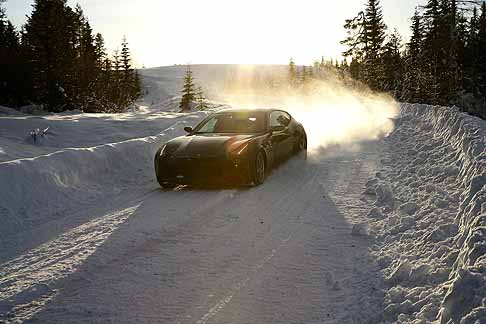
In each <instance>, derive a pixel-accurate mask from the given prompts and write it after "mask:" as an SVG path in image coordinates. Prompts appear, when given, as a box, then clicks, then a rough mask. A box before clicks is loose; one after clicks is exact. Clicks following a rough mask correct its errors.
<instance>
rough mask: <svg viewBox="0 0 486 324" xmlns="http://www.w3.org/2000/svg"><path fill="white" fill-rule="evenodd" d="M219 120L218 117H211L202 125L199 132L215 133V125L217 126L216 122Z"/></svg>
mask: <svg viewBox="0 0 486 324" xmlns="http://www.w3.org/2000/svg"><path fill="white" fill-rule="evenodd" d="M217 122H218V119H217V118H216V117H212V118H210V119H209V120H208V121H206V123H204V124H203V125H202V127H201V128H199V129H198V130H197V131H198V132H199V133H214V127H215V126H216V123H217Z"/></svg>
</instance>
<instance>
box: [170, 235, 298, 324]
mask: <svg viewBox="0 0 486 324" xmlns="http://www.w3.org/2000/svg"><path fill="white" fill-rule="evenodd" d="M299 228H300V226H299ZM291 238H292V234H291V235H290V236H289V237H288V238H286V239H285V240H283V241H282V242H281V243H280V244H279V246H278V247H277V248H276V249H273V250H272V253H271V254H269V255H268V256H267V257H265V258H264V259H263V260H262V261H261V262H260V263H258V264H257V265H256V266H255V268H254V269H253V271H252V274H251V275H249V276H247V277H246V278H245V279H244V280H243V281H240V282H239V283H238V284H237V285H236V286H235V287H234V288H233V289H232V290H230V291H229V292H228V295H227V296H225V297H223V298H222V299H220V300H219V301H218V302H217V303H216V304H215V305H214V306H213V307H211V308H210V309H209V311H208V312H207V313H206V314H204V315H203V316H202V317H201V318H200V319H199V320H197V321H196V324H206V323H207V322H208V321H209V320H210V319H211V318H213V317H214V316H216V315H217V314H218V313H219V312H220V311H221V310H223V309H224V308H225V306H226V305H227V304H229V303H230V302H231V300H232V299H233V296H234V295H235V294H236V293H238V292H239V291H240V290H241V289H242V288H243V287H245V286H246V284H247V283H248V282H249V281H250V280H251V278H252V276H253V275H255V274H257V273H258V272H259V271H260V270H261V269H262V268H263V267H264V266H265V265H266V264H267V263H268V262H269V261H270V260H272V259H273V257H274V256H275V255H276V254H277V253H278V251H279V250H280V249H281V248H282V247H283V246H285V244H286V243H287V242H288V241H290V239H291ZM181 323H182V322H179V323H178V324H181Z"/></svg>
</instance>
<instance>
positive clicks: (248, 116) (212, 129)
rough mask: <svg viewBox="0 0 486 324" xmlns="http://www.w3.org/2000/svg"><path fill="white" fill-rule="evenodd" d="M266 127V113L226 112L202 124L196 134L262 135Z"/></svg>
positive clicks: (197, 128)
mask: <svg viewBox="0 0 486 324" xmlns="http://www.w3.org/2000/svg"><path fill="white" fill-rule="evenodd" d="M265 129H266V127H265V113H264V112H258V111H256V112H226V113H218V114H215V115H213V116H211V117H209V118H208V119H206V120H205V121H203V122H202V123H201V124H199V125H198V126H197V127H196V129H195V131H194V133H195V134H204V133H243V134H249V133H262V132H264V131H265Z"/></svg>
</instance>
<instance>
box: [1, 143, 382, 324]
mask: <svg viewBox="0 0 486 324" xmlns="http://www.w3.org/2000/svg"><path fill="white" fill-rule="evenodd" d="M378 147H379V145H378V143H376V142H371V143H367V144H365V145H362V146H361V148H360V149H359V150H356V151H355V152H343V151H340V150H339V149H338V148H336V149H329V150H326V153H323V154H321V155H320V156H319V158H314V159H311V161H308V162H303V161H298V160H292V161H289V162H288V163H287V164H285V165H282V166H281V167H280V168H279V169H278V170H276V171H274V172H273V173H272V175H271V176H270V177H269V178H268V179H267V182H266V183H265V184H264V185H263V186H260V187H258V188H251V189H247V190H239V189H228V190H191V189H189V188H177V190H175V191H170V192H167V191H162V190H158V189H155V188H156V186H155V184H154V185H153V188H151V189H152V190H151V191H150V190H147V188H145V187H144V189H143V190H146V191H148V192H145V193H143V192H140V195H139V197H141V198H137V199H135V200H131V201H127V202H126V203H124V205H121V204H120V206H118V207H117V209H116V210H113V211H111V212H109V213H104V214H103V215H101V216H99V217H97V218H94V219H92V220H91V221H89V222H86V223H84V224H82V225H80V226H78V227H76V228H73V229H71V230H69V231H66V232H64V233H62V234H60V235H59V236H58V237H57V238H56V239H53V240H51V241H49V242H46V243H44V244H43V245H41V246H39V247H37V248H34V249H31V250H29V251H27V252H25V253H23V254H22V255H20V256H18V257H17V258H15V259H11V260H10V261H8V262H7V263H4V264H2V265H1V267H0V278H1V279H0V313H1V314H5V315H3V317H0V322H1V321H2V320H3V321H6V322H11V323H15V322H21V321H23V320H26V319H29V318H30V321H29V322H32V323H88V322H89V323H367V322H369V323H373V322H374V320H373V319H374V318H380V316H381V314H382V312H383V304H382V299H383V296H382V295H381V294H382V293H381V291H382V289H381V287H382V285H383V283H382V282H383V279H382V277H381V276H382V275H381V273H380V272H379V271H378V269H377V268H376V266H375V265H374V262H373V261H372V256H371V255H370V249H369V247H370V245H371V239H369V238H368V237H367V236H362V235H352V234H351V228H352V225H353V224H357V223H360V222H364V221H366V220H365V219H364V218H365V215H366V213H367V211H368V210H367V208H368V207H366V206H367V204H366V203H365V202H364V201H362V199H365V198H364V196H363V195H362V192H363V189H364V183H365V182H366V180H367V179H368V178H369V177H370V176H371V175H373V174H374V172H375V171H376V168H377V166H376V165H375V164H376V163H377V162H376V161H379V158H378V155H379V152H378ZM140 190H142V189H140ZM132 197H133V193H132ZM360 206H362V207H360ZM86 212H87V213H89V210H88V211H86Z"/></svg>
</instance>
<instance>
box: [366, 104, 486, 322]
mask: <svg viewBox="0 0 486 324" xmlns="http://www.w3.org/2000/svg"><path fill="white" fill-rule="evenodd" d="M396 126H397V128H396V131H395V132H394V133H393V134H391V135H390V136H389V138H387V139H386V144H387V145H388V147H389V150H388V151H385V153H384V155H383V158H382V161H381V162H382V165H383V170H381V172H380V174H378V175H377V176H376V177H374V178H372V179H370V180H369V181H368V183H367V185H366V189H365V194H366V195H374V196H375V199H376V202H375V206H374V208H373V209H372V210H371V211H370V213H369V215H368V216H369V218H370V220H371V222H372V224H371V226H370V227H371V231H372V232H373V233H374V234H375V235H376V236H377V251H376V255H377V259H378V263H379V265H380V266H381V267H382V269H383V272H384V275H385V279H386V282H387V284H388V285H389V291H388V293H387V295H386V298H385V307H386V308H385V318H386V321H387V322H393V323H414V324H418V323H432V322H434V323H435V322H437V321H439V323H441V324H446V323H457V324H466V323H471V324H472V323H486V148H485V145H486V123H485V122H484V121H483V120H480V119H478V118H476V117H472V116H469V115H466V114H463V113H460V112H459V111H458V110H457V109H456V108H446V107H437V106H425V105H410V104H402V106H401V115H400V118H398V119H397V121H396Z"/></svg>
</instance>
